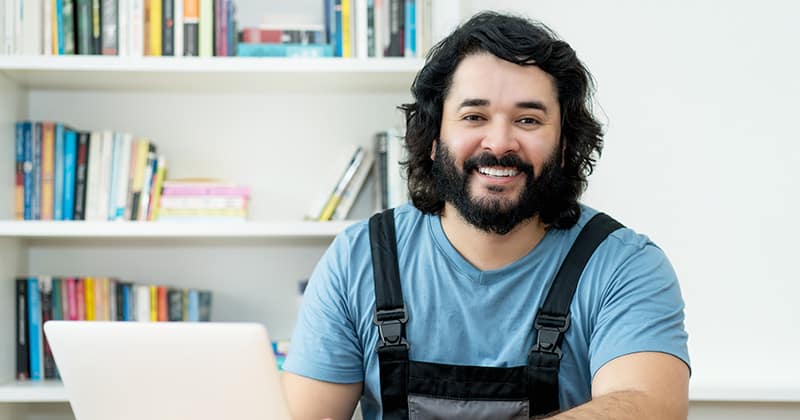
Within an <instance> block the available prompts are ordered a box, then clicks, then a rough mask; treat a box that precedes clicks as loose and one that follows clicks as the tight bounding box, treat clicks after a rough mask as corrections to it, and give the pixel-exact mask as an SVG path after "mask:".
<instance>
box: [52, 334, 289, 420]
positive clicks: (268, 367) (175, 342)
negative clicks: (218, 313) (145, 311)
mask: <svg viewBox="0 0 800 420" xmlns="http://www.w3.org/2000/svg"><path fill="white" fill-rule="evenodd" d="M44 332H45V334H46V336H47V339H48V341H49V343H50V348H51V351H52V353H53V357H54V359H55V362H56V366H57V367H58V370H59V372H60V373H61V379H62V381H63V382H64V388H65V390H66V393H67V396H68V398H69V402H70V405H71V406H72V411H73V413H74V415H75V418H76V420H109V419H117V420H126V419H131V420H142V419H149V420H162V419H163V420H167V419H169V420H176V419H191V420H206V419H207V420H212V419H213V420H219V419H270V420H271V419H289V414H288V409H287V407H286V402H285V400H284V398H283V394H282V391H281V387H280V380H279V376H278V369H277V366H276V364H275V356H274V355H273V353H272V347H271V344H270V340H269V336H268V334H267V330H266V329H265V328H264V326H263V325H260V324H251V323H208V322H202V323H194V322H95V321H91V322H88V321H48V322H46V323H45V325H44Z"/></svg>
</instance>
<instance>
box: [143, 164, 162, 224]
mask: <svg viewBox="0 0 800 420" xmlns="http://www.w3.org/2000/svg"><path fill="white" fill-rule="evenodd" d="M157 165H158V169H156V176H155V181H154V182H153V190H152V191H150V196H151V197H152V198H151V199H150V209H149V211H150V214H148V215H147V220H158V209H159V207H160V206H161V189H162V187H163V186H164V178H165V177H166V176H167V158H166V157H165V156H164V155H161V156H159V157H158V163H157Z"/></svg>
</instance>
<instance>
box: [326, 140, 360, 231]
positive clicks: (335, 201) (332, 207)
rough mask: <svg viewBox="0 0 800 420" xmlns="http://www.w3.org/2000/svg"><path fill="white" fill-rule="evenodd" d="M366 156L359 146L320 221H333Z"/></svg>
mask: <svg viewBox="0 0 800 420" xmlns="http://www.w3.org/2000/svg"><path fill="white" fill-rule="evenodd" d="M364 154H365V151H364V148H363V147H360V146H359V147H357V148H356V151H355V153H354V154H353V157H352V159H351V160H350V163H349V164H348V165H347V167H346V168H345V171H344V172H343V173H342V175H341V177H339V181H338V182H337V183H336V186H335V187H334V189H333V192H332V193H331V195H330V197H329V198H328V201H327V202H326V203H325V206H324V207H323V208H322V212H321V213H320V215H319V219H318V220H320V221H326V220H331V217H332V216H333V213H334V212H335V211H336V208H337V206H338V205H339V202H340V201H341V199H342V195H343V194H344V192H345V190H346V189H347V187H348V185H350V181H351V180H352V179H353V176H355V174H356V171H358V168H359V166H360V165H361V163H362V162H363V161H364Z"/></svg>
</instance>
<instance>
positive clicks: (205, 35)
mask: <svg viewBox="0 0 800 420" xmlns="http://www.w3.org/2000/svg"><path fill="white" fill-rule="evenodd" d="M199 44H200V57H211V56H213V55H214V1H213V0H200V36H199Z"/></svg>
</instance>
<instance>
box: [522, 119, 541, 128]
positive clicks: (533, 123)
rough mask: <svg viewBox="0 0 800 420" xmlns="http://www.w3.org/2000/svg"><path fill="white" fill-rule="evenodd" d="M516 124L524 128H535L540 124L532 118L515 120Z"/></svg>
mask: <svg viewBox="0 0 800 420" xmlns="http://www.w3.org/2000/svg"><path fill="white" fill-rule="evenodd" d="M517 123H519V124H522V125H524V126H531V127H532V126H537V125H539V124H541V123H540V122H539V120H537V119H536V118H533V117H523V118H520V119H518V120H517Z"/></svg>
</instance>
